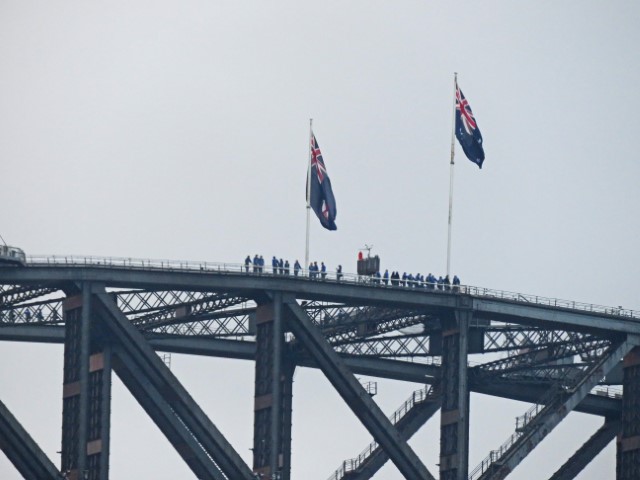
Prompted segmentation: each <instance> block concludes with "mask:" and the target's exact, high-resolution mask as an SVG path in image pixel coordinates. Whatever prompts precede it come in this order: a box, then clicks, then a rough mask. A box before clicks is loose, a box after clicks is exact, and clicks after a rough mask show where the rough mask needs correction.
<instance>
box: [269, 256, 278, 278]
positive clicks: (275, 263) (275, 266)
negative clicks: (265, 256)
mask: <svg viewBox="0 0 640 480" xmlns="http://www.w3.org/2000/svg"><path fill="white" fill-rule="evenodd" d="M271 268H272V269H273V274H274V275H277V274H278V259H277V258H276V256H275V255H274V256H273V258H272V259H271Z"/></svg>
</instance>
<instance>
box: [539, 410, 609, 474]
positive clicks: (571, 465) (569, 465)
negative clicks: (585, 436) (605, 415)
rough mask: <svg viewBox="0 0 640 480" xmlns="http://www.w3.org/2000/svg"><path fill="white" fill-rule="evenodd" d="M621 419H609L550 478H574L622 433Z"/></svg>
mask: <svg viewBox="0 0 640 480" xmlns="http://www.w3.org/2000/svg"><path fill="white" fill-rule="evenodd" d="M620 427H621V423H620V419H619V418H618V419H615V420H614V419H607V420H605V422H604V425H602V427H600V428H599V429H598V431H597V432H595V433H594V434H593V435H592V436H591V438H589V440H587V441H586V442H585V443H584V444H583V445H582V446H581V447H580V448H579V449H578V450H577V451H576V453H574V454H573V455H572V456H571V458H569V460H567V461H566V462H565V463H564V465H562V467H560V469H558V470H557V471H556V472H555V473H554V474H553V475H552V476H551V477H549V480H573V479H574V478H576V477H577V476H578V474H579V473H580V472H581V471H582V470H583V469H584V468H585V467H586V466H587V465H589V463H590V462H591V460H593V459H594V458H596V457H597V456H598V454H599V453H600V452H601V451H602V450H603V449H604V448H605V447H606V446H607V445H609V443H611V441H612V440H613V439H614V438H616V435H617V434H618V433H620Z"/></svg>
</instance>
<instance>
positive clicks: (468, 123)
mask: <svg viewBox="0 0 640 480" xmlns="http://www.w3.org/2000/svg"><path fill="white" fill-rule="evenodd" d="M456 138H457V139H458V142H460V146H461V147H462V150H464V154H465V155H466V156H467V158H468V159H469V160H471V161H472V162H473V163H475V164H477V165H478V167H480V168H482V162H484V150H483V148H482V134H481V133H480V129H479V128H478V124H477V123H476V119H475V118H474V116H473V112H472V111H471V107H470V106H469V102H467V99H466V98H464V95H463V94H462V90H460V87H458V82H457V81H456Z"/></svg>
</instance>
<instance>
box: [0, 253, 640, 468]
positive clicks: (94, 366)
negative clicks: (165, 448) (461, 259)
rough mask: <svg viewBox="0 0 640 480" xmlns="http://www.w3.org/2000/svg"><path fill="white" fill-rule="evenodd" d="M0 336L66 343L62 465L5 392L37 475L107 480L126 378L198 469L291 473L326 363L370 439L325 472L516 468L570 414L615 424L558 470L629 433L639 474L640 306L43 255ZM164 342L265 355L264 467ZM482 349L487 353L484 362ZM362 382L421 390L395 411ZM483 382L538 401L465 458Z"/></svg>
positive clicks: (583, 461) (11, 277)
mask: <svg viewBox="0 0 640 480" xmlns="http://www.w3.org/2000/svg"><path fill="white" fill-rule="evenodd" d="M0 340H5V341H21V342H50V343H59V344H64V369H63V372H61V379H62V383H63V390H62V392H63V393H62V399H61V403H62V422H61V431H62V435H61V438H62V442H61V458H60V464H59V465H55V464H54V463H53V462H52V461H51V460H50V459H49V458H48V457H47V455H45V454H44V452H43V451H42V450H41V448H40V447H39V446H38V445H37V443H36V442H35V441H34V440H33V439H32V437H31V436H30V435H29V433H28V432H27V431H26V430H25V429H24V428H23V426H22V425H21V423H20V419H19V418H16V417H15V416H14V415H13V414H12V413H11V412H10V411H9V410H8V409H7V407H6V406H5V405H4V404H3V403H2V402H1V400H2V399H1V398H0V448H2V450H3V451H4V453H5V454H6V456H7V457H8V458H9V460H10V461H11V462H12V463H13V464H14V466H15V468H16V469H17V471H18V472H20V474H21V475H22V476H24V478H27V479H38V480H42V479H64V478H66V479H70V480H81V479H89V480H107V479H108V478H109V447H110V410H111V405H110V401H111V380H112V375H113V373H115V374H116V375H117V376H118V377H119V378H120V379H121V380H122V382H123V384H124V385H125V386H126V388H127V389H128V390H129V391H130V392H131V394H132V395H133V396H134V398H135V399H136V400H137V401H138V402H139V404H140V405H141V406H142V408H143V409H144V411H145V412H146V414H147V415H148V416H149V417H150V418H151V419H152V420H153V422H154V423H155V424H156V425H157V426H158V428H159V429H160V430H161V432H162V433H163V434H164V435H165V436H166V438H167V439H168V440H169V442H170V443H171V444H172V445H173V447H174V448H175V449H176V451H177V452H178V453H179V455H180V456H181V457H182V459H183V460H184V462H185V463H186V464H187V465H188V467H189V468H190V469H191V471H193V473H194V477H195V478H199V479H206V480H224V479H227V480H254V479H280V480H290V478H291V461H292V459H291V426H292V421H294V419H293V418H292V385H293V380H292V379H293V373H294V371H295V369H296V367H298V366H304V367H309V368H318V369H320V370H321V371H322V373H323V374H324V375H325V376H326V378H327V379H328V381H329V382H330V383H331V385H332V386H333V388H335V390H336V391H337V393H338V394H339V395H340V397H341V398H342V399H343V401H344V403H345V404H346V405H347V406H348V407H349V408H350V410H351V411H352V412H353V414H354V415H355V416H356V417H357V418H358V419H359V421H360V422H361V423H362V425H363V426H364V427H365V428H366V429H367V431H368V432H369V433H370V434H371V438H372V443H371V444H370V445H367V446H364V445H354V452H353V455H354V456H353V458H348V459H345V461H344V462H343V463H342V464H341V465H336V466H335V467H337V469H335V468H334V469H331V468H328V470H327V472H326V473H319V474H318V478H319V480H325V479H327V478H328V479H331V480H341V479H344V480H356V479H357V480H364V479H369V478H372V477H375V474H376V472H377V471H378V470H379V469H380V468H381V467H382V466H383V465H384V464H385V462H387V461H391V462H393V463H394V464H395V466H396V467H397V468H398V470H399V471H400V473H401V474H402V476H403V477H404V478H407V479H411V480H425V479H434V478H439V479H441V480H462V479H468V480H490V479H491V480H497V479H503V478H507V477H508V476H509V474H510V473H511V472H512V471H513V470H514V469H515V468H516V467H517V466H518V464H519V463H520V462H521V461H522V460H523V459H524V458H525V457H526V456H527V455H528V454H529V453H530V452H531V451H532V450H534V449H535V448H536V446H537V445H539V444H540V443H541V442H542V441H543V439H544V438H545V437H546V435H547V434H549V432H551V431H552V430H553V429H554V428H555V427H556V426H558V425H559V424H560V423H561V422H562V421H563V419H565V418H566V417H567V415H569V414H570V413H571V412H572V411H576V412H583V413H587V414H591V415H596V416H600V417H601V418H602V425H601V427H600V428H599V429H597V430H596V431H594V432H592V434H591V436H589V437H585V438H584V439H583V440H584V443H583V445H582V446H581V447H580V448H579V449H578V450H577V451H576V452H575V453H574V454H573V455H571V457H570V458H568V459H567V460H566V462H565V463H564V465H562V466H560V468H559V469H558V470H557V471H556V472H555V473H554V474H553V475H552V477H550V478H551V479H552V480H560V479H563V480H567V479H572V478H575V476H576V475H577V474H578V473H579V472H580V471H581V470H582V469H583V468H584V467H585V466H587V465H588V464H589V462H590V461H591V460H592V459H593V458H594V457H595V456H596V455H597V454H598V453H599V452H600V451H601V450H602V449H603V448H604V447H605V446H607V445H608V444H609V443H610V442H612V441H614V439H616V442H617V449H616V472H615V475H616V478H617V479H618V480H632V479H638V478H640V348H638V347H639V346H640V312H637V311H632V310H625V309H621V308H611V307H602V306H597V305H590V304H584V303H577V302H571V301H564V300H558V299H552V298H543V297H537V296H532V295H525V294H517V293H511V292H504V291H497V290H489V289H485V288H479V287H473V286H464V285H462V286H460V287H455V288H453V287H452V288H448V289H442V290H440V289H437V288H431V286H429V285H425V284H410V285H388V284H385V283H383V282H379V281H376V280H375V279H371V278H368V277H363V276H351V275H348V274H345V275H343V276H342V277H341V278H336V277H335V275H332V274H329V275H328V276H327V277H326V278H325V279H320V278H316V279H310V278H308V277H307V276H305V275H300V276H294V275H280V274H273V273H272V272H271V271H269V272H266V271H265V272H253V271H246V270H245V269H244V266H243V265H235V264H214V263H189V262H170V261H149V260H133V259H111V258H84V257H83V258H75V257H43V258H35V257H33V258H30V259H29V261H28V266H25V267H5V268H0ZM156 351H162V352H177V353H187V354H197V355H208V356H212V357H225V358H231V359H243V360H252V361H254V362H255V379H254V380H255V389H254V392H255V395H254V397H255V398H254V422H253V424H254V431H253V449H252V450H253V461H252V465H247V464H246V463H245V462H244V461H243V460H242V458H241V457H240V455H239V454H238V453H237V451H236V450H235V449H234V447H233V446H232V445H231V444H230V443H229V441H228V440H227V439H226V438H225V436H224V435H223V433H222V432H221V431H219V430H218V429H217V428H216V426H215V422H216V418H215V413H214V415H213V417H212V418H209V417H208V416H207V415H206V414H205V413H204V412H203V410H202V409H201V408H200V407H199V406H198V404H197V403H196V402H195V401H194V400H193V398H192V397H191V396H190V394H189V392H188V391H187V390H186V389H185V388H184V387H183V386H182V385H181V383H180V382H179V381H178V379H177V378H176V377H175V376H174V375H173V373H172V372H171V370H170V369H169V368H168V367H167V365H166V364H165V363H164V362H163V361H162V359H161V358H160V357H159V355H158V354H157V353H156ZM470 354H484V355H482V356H481V357H480V358H483V359H486V360H485V361H484V362H480V363H475V362H474V364H473V365H471V364H470V363H469V361H468V356H469V355H470ZM355 375H366V376H371V377H378V378H386V379H395V380H400V381H408V382H414V383H418V384H423V385H424V387H423V388H421V389H419V390H417V391H415V392H414V393H413V394H412V395H411V397H410V398H409V399H408V400H407V401H406V402H405V403H404V404H403V405H400V406H399V408H398V410H396V411H395V412H394V413H393V414H392V415H391V416H387V415H385V414H384V413H383V412H382V410H381V409H380V408H379V407H378V405H377V404H376V403H375V401H374V399H373V398H372V396H371V395H370V393H371V392H369V391H367V388H366V386H364V385H362V384H361V383H360V382H359V380H358V379H357V378H356V376H355ZM470 392H477V393H482V394H486V395H491V396H495V397H501V398H506V399H514V400H519V401H524V402H528V403H530V404H531V407H530V408H529V409H528V410H527V411H525V412H522V416H521V417H519V418H518V419H517V421H516V425H515V426H514V431H513V434H512V435H511V436H510V437H509V438H506V439H505V441H504V443H503V444H502V445H495V446H494V449H491V450H488V451H487V456H486V458H485V459H484V460H483V461H482V463H481V464H480V465H477V466H475V465H469V462H468V457H469V456H468V451H469V424H470V421H472V419H471V418H470V417H469V398H470ZM54 400H55V399H51V401H54ZM489 414H490V413H489ZM432 417H439V421H440V438H439V448H440V457H439V467H438V468H439V472H435V471H429V469H428V468H427V467H426V466H425V465H424V463H423V462H422V461H421V460H420V458H419V457H418V456H417V455H416V453H415V452H414V450H413V449H412V448H411V447H410V446H409V444H408V443H407V441H408V439H409V438H410V437H411V436H412V435H413V434H414V433H416V432H417V431H418V430H419V429H420V428H421V427H422V426H423V425H424V424H425V423H426V422H427V421H428V420H429V419H431V418H432ZM363 447H365V448H364V449H362V448H363ZM359 452H361V453H359ZM613 476H614V473H613V472H611V478H613Z"/></svg>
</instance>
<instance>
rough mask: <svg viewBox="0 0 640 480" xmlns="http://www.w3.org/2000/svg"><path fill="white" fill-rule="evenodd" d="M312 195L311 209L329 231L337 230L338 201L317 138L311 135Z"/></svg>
mask: <svg viewBox="0 0 640 480" xmlns="http://www.w3.org/2000/svg"><path fill="white" fill-rule="evenodd" d="M310 148H311V179H310V187H311V193H310V195H309V201H310V203H311V208H313V211H314V212H316V215H317V216H318V218H319V219H320V223H321V224H322V226H323V227H324V228H326V229H327V230H337V229H338V227H337V226H336V213H337V211H336V199H335V197H334V196H333V190H332V189H331V180H329V175H328V174H327V167H326V166H325V165H324V160H322V153H320V147H319V146H318V142H317V141H316V136H315V135H313V134H311V145H310Z"/></svg>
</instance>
